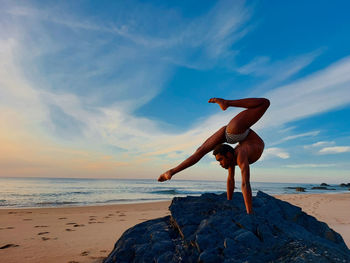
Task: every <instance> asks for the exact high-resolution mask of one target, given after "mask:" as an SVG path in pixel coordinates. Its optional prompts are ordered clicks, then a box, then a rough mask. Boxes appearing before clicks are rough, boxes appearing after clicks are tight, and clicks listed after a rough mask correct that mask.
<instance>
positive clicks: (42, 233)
mask: <svg viewBox="0 0 350 263" xmlns="http://www.w3.org/2000/svg"><path fill="white" fill-rule="evenodd" d="M48 233H50V232H40V233H38V235H45V234H48Z"/></svg>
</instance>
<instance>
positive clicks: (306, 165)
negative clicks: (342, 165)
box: [285, 163, 336, 169]
mask: <svg viewBox="0 0 350 263" xmlns="http://www.w3.org/2000/svg"><path fill="white" fill-rule="evenodd" d="M334 166H336V164H332V163H303V164H289V165H286V166H285V167H287V168H293V169H301V168H327V167H334Z"/></svg>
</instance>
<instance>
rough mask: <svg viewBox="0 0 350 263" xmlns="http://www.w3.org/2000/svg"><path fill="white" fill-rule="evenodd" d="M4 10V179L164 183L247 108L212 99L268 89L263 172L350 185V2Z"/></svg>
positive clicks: (0, 89)
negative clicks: (224, 106) (162, 178)
mask: <svg viewBox="0 0 350 263" xmlns="http://www.w3.org/2000/svg"><path fill="white" fill-rule="evenodd" d="M0 5H1V8H0V121H1V129H0V177H78V178H79V177H86V178H148V179H151V178H153V179H155V180H156V179H157V178H158V176H159V175H160V174H161V173H163V172H165V171H166V170H168V169H170V168H172V167H173V166H175V165H177V164H178V163H179V162H181V161H182V160H184V159H185V158H186V157H188V156H189V155H190V154H191V153H193V152H194V151H195V150H196V149H197V148H198V147H199V146H200V145H201V143H202V142H203V141H204V140H205V139H206V138H207V137H209V136H210V135H211V134H212V133H214V132H215V131H216V130H218V129H219V128H220V127H222V126H223V125H226V124H227V122H228V121H229V120H230V119H231V118H232V117H233V116H234V115H235V114H237V113H238V112H239V111H240V110H242V109H234V108H230V109H228V110H227V111H225V112H223V111H221V109H220V108H219V107H218V105H214V104H209V103H207V101H208V99H209V98H211V97H222V98H227V99H238V98H244V97H266V98H268V99H269V100H270V101H271V106H270V108H269V109H268V111H267V112H266V114H265V115H264V116H263V118H262V119H261V120H260V121H259V122H258V123H257V124H256V125H254V126H253V128H252V129H253V130H255V131H256V132H257V133H258V134H259V135H260V136H261V137H262V138H263V139H264V141H265V152H264V154H263V156H262V159H261V160H259V162H257V163H256V164H254V165H253V166H252V168H251V181H257V182H301V183H302V182H305V183H307V182H315V183H321V182H326V183H341V182H350V117H349V116H350V32H349V28H350V16H349V10H350V2H348V1H335V2H330V1H246V2H244V1H3V0H0ZM236 170H237V171H236V173H237V175H236V176H237V179H238V180H239V178H240V174H239V169H236ZM226 173H227V172H226V171H225V170H223V169H222V168H220V166H219V165H218V163H216V161H215V158H214V157H213V155H212V154H211V153H210V154H208V155H207V156H206V157H205V158H203V159H202V160H201V161H200V162H199V163H198V164H197V165H195V166H193V167H191V168H190V169H188V170H186V171H183V172H181V173H179V174H177V175H176V176H175V177H174V179H173V180H176V179H194V180H197V179H205V180H225V179H226Z"/></svg>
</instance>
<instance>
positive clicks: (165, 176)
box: [158, 170, 172, 182]
mask: <svg viewBox="0 0 350 263" xmlns="http://www.w3.org/2000/svg"><path fill="white" fill-rule="evenodd" d="M171 177H172V174H171V170H169V171H166V172H165V173H163V174H162V175H161V176H159V178H158V182H164V181H167V180H170V179H171Z"/></svg>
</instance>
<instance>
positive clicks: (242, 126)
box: [158, 98, 270, 213]
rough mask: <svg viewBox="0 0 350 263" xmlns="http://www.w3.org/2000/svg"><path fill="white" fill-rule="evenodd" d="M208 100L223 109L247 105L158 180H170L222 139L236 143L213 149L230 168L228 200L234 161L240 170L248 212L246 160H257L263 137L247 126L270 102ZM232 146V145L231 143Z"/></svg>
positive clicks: (220, 160) (263, 99)
mask: <svg viewBox="0 0 350 263" xmlns="http://www.w3.org/2000/svg"><path fill="white" fill-rule="evenodd" d="M209 103H217V104H219V106H220V107H221V109H222V110H226V109H227V108H228V107H240V108H246V110H244V111H242V112H240V113H239V114H238V115H236V116H235V117H234V118H233V119H232V120H231V121H230V122H229V123H228V125H227V126H223V127H222V128H220V129H219V130H218V131H217V132H216V133H214V134H213V135H212V136H211V137H209V138H208V139H207V140H206V141H205V142H204V143H203V144H202V145H201V146H200V147H199V148H198V149H197V150H196V152H195V153H194V154H192V155H191V156H190V157H188V158H187V159H186V160H185V161H183V162H182V163H180V164H179V165H178V166H176V167H175V168H172V169H170V170H168V171H166V172H165V173H163V174H162V175H161V176H159V178H158V181H160V182H163V181H166V180H170V179H171V178H172V177H173V176H174V175H175V174H176V173H178V172H180V171H182V170H184V169H186V168H187V167H190V166H192V165H194V164H195V163H197V162H198V161H199V160H200V159H201V158H202V157H203V156H204V155H206V154H207V153H208V152H210V151H212V150H214V148H215V147H217V146H218V145H220V144H222V143H225V142H226V143H230V144H234V143H238V145H237V146H236V147H235V149H232V151H229V152H227V151H224V152H220V151H216V152H218V153H219V155H220V156H218V154H217V153H216V152H215V151H214V154H215V155H216V160H217V161H219V162H220V164H221V166H222V167H223V168H225V169H228V170H229V176H228V180H227V189H228V191H227V197H228V199H229V200H230V199H231V198H232V193H233V189H234V167H235V165H236V164H237V165H238V166H239V167H240V168H241V171H242V192H243V196H244V200H245V203H246V208H247V212H248V213H251V212H252V211H251V189H250V184H249V177H250V174H249V164H252V163H254V162H256V161H257V160H258V159H259V158H260V156H261V154H262V152H263V150H264V141H263V140H262V139H261V138H260V137H259V136H258V135H257V134H256V133H255V132H254V131H253V130H252V129H250V127H251V126H252V125H254V124H255V123H256V122H257V121H258V120H259V119H260V118H261V117H262V116H263V115H264V113H265V111H266V110H267V108H268V107H269V106H270V101H269V100H268V99H265V98H248V99H241V100H224V99H219V98H211V99H210V100H209ZM231 148H232V147H231Z"/></svg>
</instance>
